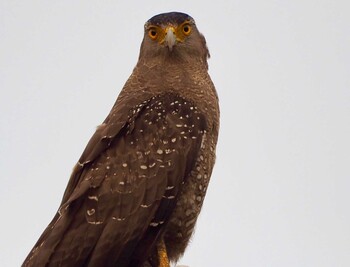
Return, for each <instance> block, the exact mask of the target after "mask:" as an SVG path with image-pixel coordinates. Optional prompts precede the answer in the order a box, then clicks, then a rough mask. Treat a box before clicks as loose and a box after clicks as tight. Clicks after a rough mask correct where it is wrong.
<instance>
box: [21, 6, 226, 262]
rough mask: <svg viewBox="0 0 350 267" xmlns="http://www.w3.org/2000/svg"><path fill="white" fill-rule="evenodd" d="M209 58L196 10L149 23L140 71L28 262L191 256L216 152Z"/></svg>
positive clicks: (87, 153) (215, 97) (82, 160)
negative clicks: (189, 251)
mask: <svg viewBox="0 0 350 267" xmlns="http://www.w3.org/2000/svg"><path fill="white" fill-rule="evenodd" d="M209 57H210V55H209V50H208V47H207V44H206V40H205V37H204V36H203V35H202V34H201V33H200V32H199V30H198V28H197V26H196V23H195V21H194V19H193V18H192V17H191V16H190V15H188V14H185V13H181V12H168V13H162V14H158V15H155V16H153V17H152V18H150V19H149V20H148V21H147V22H146V23H145V25H144V36H143V40H142V43H141V47H140V54H139V58H138V62H137V64H136V66H135V67H134V69H133V72H132V74H131V76H130V77H129V78H128V80H127V81H126V83H125V85H124V87H123V89H122V90H121V92H120V94H119V96H118V97H117V100H116V102H115V104H114V105H113V107H112V109H111V111H110V113H109V114H108V116H107V117H106V119H105V120H104V121H103V123H102V124H101V125H99V126H98V127H97V129H96V132H95V133H94V134H93V136H92V137H91V139H90V140H89V142H88V144H87V146H86V148H85V149H84V151H83V153H82V155H81V157H80V159H79V160H78V162H77V164H76V165H75V166H74V168H73V171H72V174H71V176H70V179H69V182H68V185H67V188H66V190H65V192H64V194H63V198H62V202H61V204H60V206H59V209H58V211H57V213H56V215H55V216H54V218H53V219H52V221H51V222H50V224H49V225H48V226H47V228H46V229H45V231H44V232H43V233H42V235H41V236H40V238H39V239H38V241H37V243H36V244H35V246H34V248H33V249H32V250H31V251H30V253H29V255H28V256H27V257H26V259H25V261H24V263H23V264H22V266H25V267H27V266H38V267H41V266H89V267H94V266H107V267H109V266H114V267H151V266H152V267H156V266H157V267H158V266H159V267H166V266H170V264H172V263H176V262H177V261H178V260H179V259H180V258H181V257H182V256H183V254H184V252H185V249H186V247H187V245H188V244H189V241H190V239H191V237H192V234H193V232H194V228H195V225H196V222H197V219H198V216H199V213H200V211H201V208H202V205H203V200H204V197H205V195H206V191H207V188H208V184H209V180H210V177H211V174H212V171H213V166H214V163H215V158H216V155H215V154H216V152H215V151H216V145H217V140H218V133H219V117H220V111H219V100H218V94H217V92H216V89H215V86H214V84H213V82H212V80H211V78H210V76H209V74H208V58H209Z"/></svg>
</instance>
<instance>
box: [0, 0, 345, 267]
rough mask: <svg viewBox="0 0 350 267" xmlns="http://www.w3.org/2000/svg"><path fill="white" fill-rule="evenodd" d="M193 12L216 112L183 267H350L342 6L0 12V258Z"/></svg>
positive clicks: (90, 6)
mask: <svg viewBox="0 0 350 267" xmlns="http://www.w3.org/2000/svg"><path fill="white" fill-rule="evenodd" d="M175 10H176V11H184V12H186V13H188V14H190V15H192V16H193V17H194V18H195V20H196V22H197V25H198V27H199V29H200V31H201V32H202V33H203V34H204V35H205V36H206V38H207V43H208V46H209V49H210V52H211V55H212V58H211V59H210V61H209V66H210V74H211V76H212V79H213V81H214V83H215V85H216V88H217V90H218V94H219V97H220V104H221V132H220V140H219V146H218V150H217V154H218V156H217V164H216V166H215V171H214V173H213V176H212V180H211V185H210V187H209V190H208V194H207V198H206V201H205V204H204V209H203V212H202V214H201V216H200V219H199V222H198V225H197V230H196V234H195V237H194V239H193V242H192V244H191V246H190V248H189V249H188V250H187V252H186V255H185V256H184V258H183V259H182V260H181V263H182V264H186V265H189V266H191V267H197V266H200V267H212V266H239V267H261V266H266V267H280V266H283V267H289V266H290V267H295V266H299V267H303V266H305V267H306V266H308V267H309V266H317V267H323V266H324V267H326V266H332V267H333V266H338V267H339V266H344V267H346V266H350V227H349V225H350V208H349V204H350V152H349V151H350V141H349V137H350V49H349V47H350V30H349V28H350V20H349V10H350V4H349V1H322V0H321V1H310V0H304V1H301V0H297V1H271V0H266V1H260V0H251V1H247V0H244V1H243V0H241V1H238V0H237V1H223V0H222V1H220V0H216V1H191V2H190V1H181V0H177V1H167V3H165V1H124V2H121V1H88V0H84V1H71V0H69V1H68V0H64V1H15V0H8V1H4V0H1V1H0V122H1V124H0V179H1V180H0V181H1V185H2V186H1V187H0V208H1V220H0V221H1V222H0V237H1V238H0V262H1V266H19V265H20V264H21V263H22V262H23V260H24V258H25V257H26V255H27V254H28V252H29V251H30V249H31V248H32V247H33V245H34V243H35V242H36V240H37V239H38V237H39V236H40V234H41V233H42V231H43V230H44V228H45V227H46V226H47V224H48V223H49V221H50V220H51V219H52V217H53V216H54V214H55V212H56V210H57V208H58V205H59V203H60V201H61V197H62V194H63V192H64V189H65V187H66V185H67V182H68V179H69V175H70V172H71V170H72V167H73V166H74V164H75V162H76V161H77V160H78V158H79V157H80V154H81V153H82V151H83V149H84V147H85V145H86V143H87V141H88V140H89V138H90V136H91V135H92V134H93V132H94V130H95V126H97V125H98V124H100V123H101V122H102V121H103V119H104V118H105V116H106V115H107V114H108V112H109V110H110V108H111V106H112V105H113V103H114V101H115V99H116V97H117V95H118V94H119V91H120V90H121V88H122V86H123V84H124V83H125V81H126V79H127V78H128V76H129V75H130V73H131V71H132V69H133V67H134V66H135V64H136V61H137V58H138V52H139V46H140V42H141V40H142V36H143V24H144V22H145V21H146V20H148V19H149V18H150V17H151V16H153V15H155V14H158V13H162V12H167V11H175Z"/></svg>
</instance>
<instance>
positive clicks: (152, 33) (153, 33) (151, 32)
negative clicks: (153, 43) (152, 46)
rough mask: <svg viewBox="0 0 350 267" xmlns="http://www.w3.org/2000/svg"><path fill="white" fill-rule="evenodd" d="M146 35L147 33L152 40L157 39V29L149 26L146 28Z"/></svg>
mask: <svg viewBox="0 0 350 267" xmlns="http://www.w3.org/2000/svg"><path fill="white" fill-rule="evenodd" d="M148 35H149V37H150V38H151V39H152V40H155V39H157V37H158V32H157V29H155V28H150V29H149V30H148Z"/></svg>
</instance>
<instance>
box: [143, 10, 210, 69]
mask: <svg viewBox="0 0 350 267" xmlns="http://www.w3.org/2000/svg"><path fill="white" fill-rule="evenodd" d="M157 56H162V57H171V58H186V57H191V58H195V57H197V58H199V59H202V60H204V61H205V62H206V60H207V58H208V57H209V51H208V48H207V45H206V41H205V38H204V36H203V35H202V34H201V33H199V31H198V29H197V27H196V24H195V21H194V19H193V18H192V17H191V16H189V15H187V14H184V13H180V12H170V13H163V14H159V15H156V16H154V17H152V18H151V19H149V20H148V21H147V22H146V23H145V33H144V38H143V41H142V44H141V53H140V59H141V58H147V59H149V58H155V57H157Z"/></svg>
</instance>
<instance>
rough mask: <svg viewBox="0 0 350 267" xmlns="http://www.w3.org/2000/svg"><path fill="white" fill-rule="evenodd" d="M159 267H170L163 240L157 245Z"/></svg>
mask: <svg viewBox="0 0 350 267" xmlns="http://www.w3.org/2000/svg"><path fill="white" fill-rule="evenodd" d="M157 252H158V259H159V267H170V263H169V258H168V254H167V251H166V247H165V244H164V241H163V239H162V240H161V241H160V243H158V244H157Z"/></svg>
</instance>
